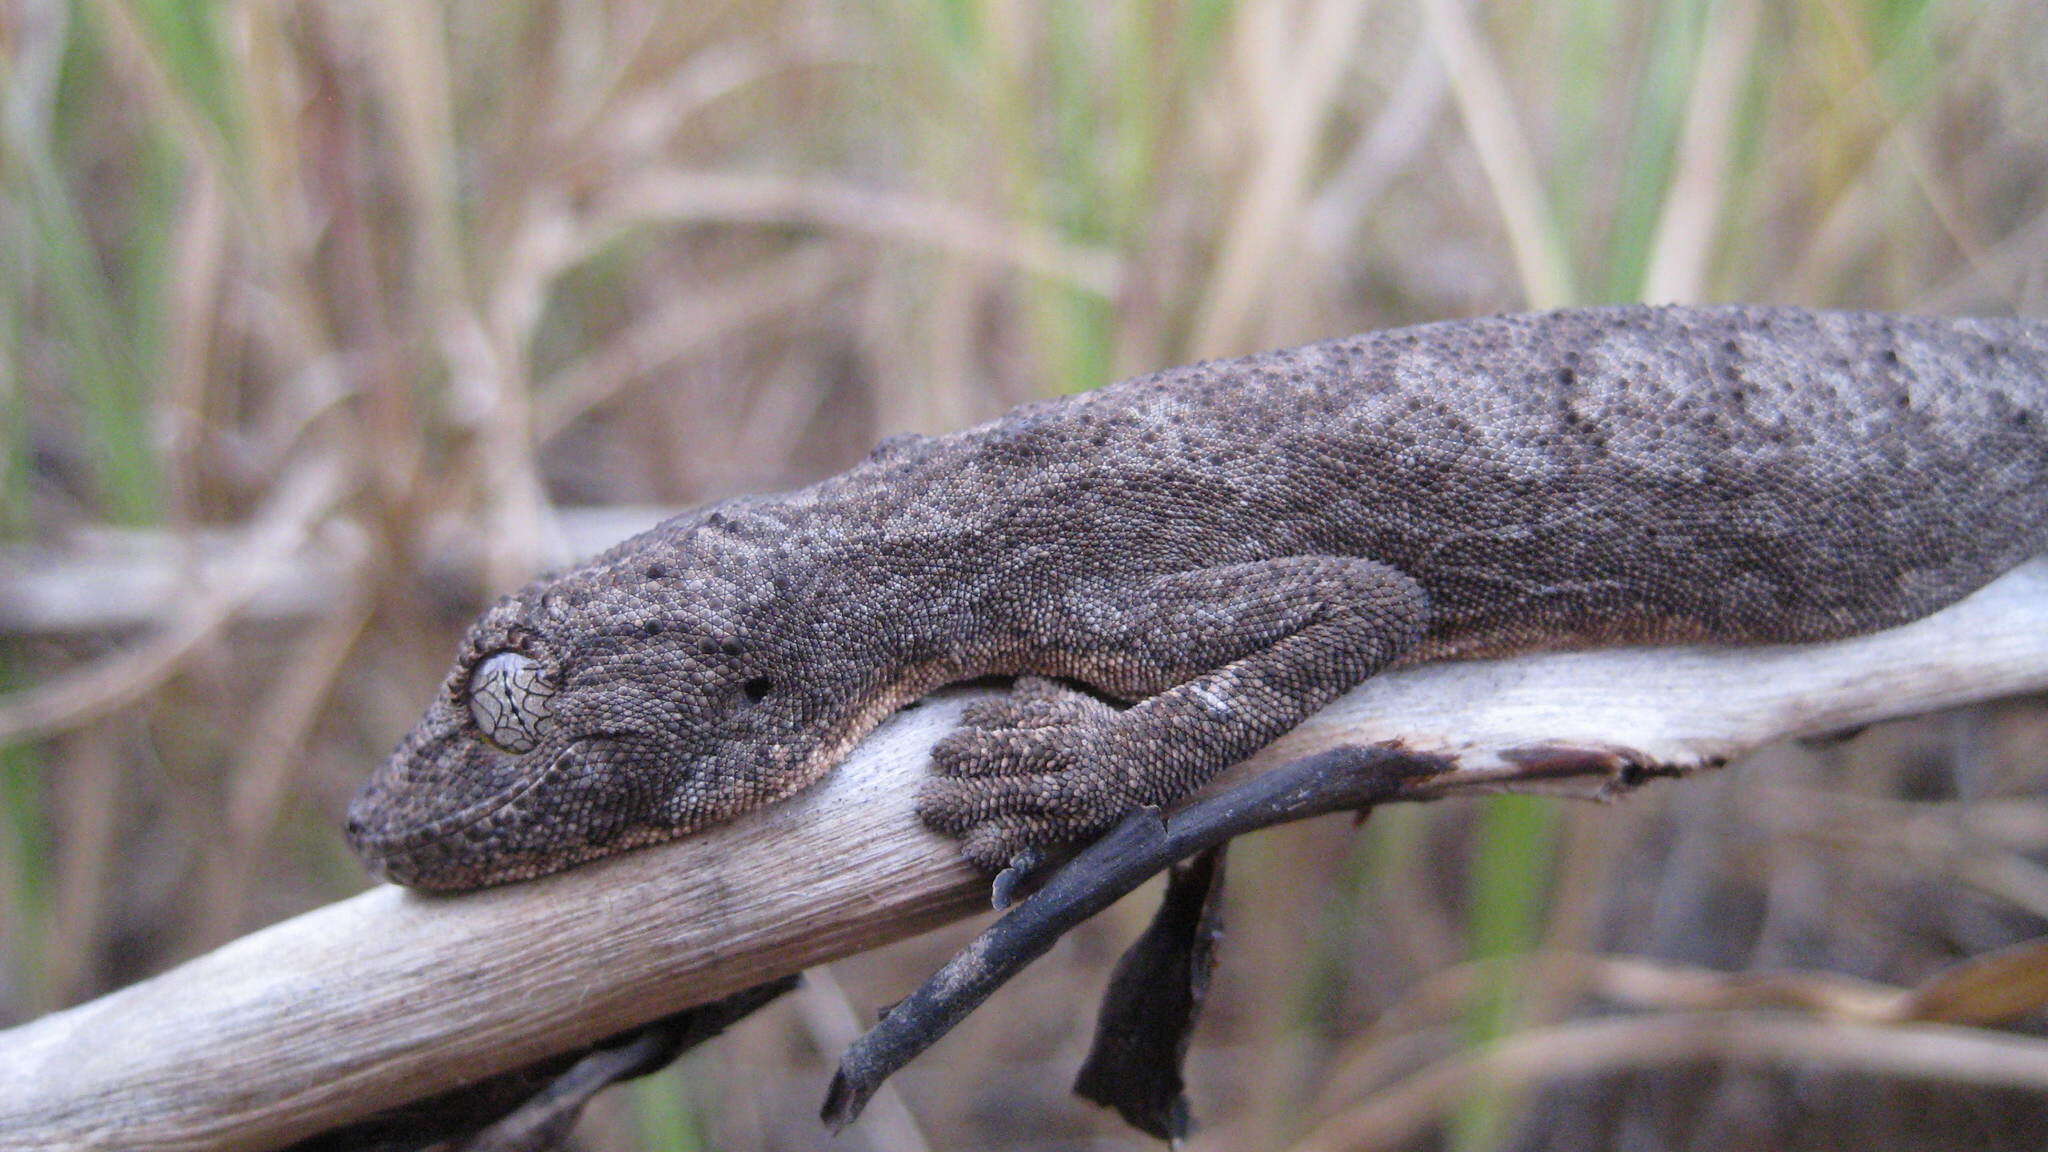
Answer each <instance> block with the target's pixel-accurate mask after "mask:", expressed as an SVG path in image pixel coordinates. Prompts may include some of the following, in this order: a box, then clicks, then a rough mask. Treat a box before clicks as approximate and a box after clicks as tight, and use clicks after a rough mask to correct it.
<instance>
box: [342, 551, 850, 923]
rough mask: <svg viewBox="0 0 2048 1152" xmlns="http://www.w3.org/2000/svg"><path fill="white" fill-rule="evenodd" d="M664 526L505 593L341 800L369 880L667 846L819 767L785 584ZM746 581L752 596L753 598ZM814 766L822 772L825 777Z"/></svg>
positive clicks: (495, 874)
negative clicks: (357, 787)
mask: <svg viewBox="0 0 2048 1152" xmlns="http://www.w3.org/2000/svg"><path fill="white" fill-rule="evenodd" d="M702 535H703V533H702V532H701V531H696V530H692V528H691V526H690V525H688V524H680V523H676V522H671V524H669V525H664V526H663V527H662V528H660V529H656V530H655V531H654V532H653V533H649V534H648V535H647V536H645V537H641V538H638V539H636V540H633V541H628V542H627V543H626V544H624V545H621V546H620V547H619V548H617V549H614V550H613V551H612V552H610V553H607V554H606V555H605V556H602V557H599V558H598V559H597V560H595V561H592V562H591V563H590V564H588V565H585V566H584V567H582V568H580V569H576V570H574V571H571V572H569V573H567V574H565V575H562V576H559V577H556V578H553V579H547V580H541V581H536V582H535V583H533V584H531V585H529V586H528V587H526V588H525V589H522V590H521V591H519V592H517V593H515V594H513V595H511V596H508V597H506V598H505V599H504V600H503V601H501V602H500V603H499V604H498V605H497V606H496V607H494V608H493V609H491V610H490V611H489V612H487V613H486V614H485V615H484V616H483V617H482V618H481V619H480V620H478V621H477V623H476V624H475V625H474V626H473V627H472V628H471V629H470V632H469V635H468V637H467V639H466V640H465V641H464V644H463V648H462V651H461V654H460V656H459V657H458V659H457V660H456V662H455V667H454V669H453V671H452V672H451V673H450V674H449V676H448V679H447V681H446V682H445V684H444V685H443V687H442V690H441V691H440V693H439V694H438V695H437V696H436V698H435V699H434V701H433V703H432V704H431V705H430V706H429V707H428V709H427V712H426V715H425V716H424V717H422V719H421V720H420V722H419V724H418V725H417V726H416V727H415V728H414V729H413V731H412V732H411V733H410V734H408V735H407V736H406V738H405V739H404V741H403V742H401V743H400V745H399V746H398V749H397V751H396V752H394V753H393V754H392V756H391V759H390V760H389V761H388V762H386V763H385V764H384V766H383V767H382V768H381V769H379V770H378V771H377V772H376V773H375V774H374V775H373V776H372V778H371V780H370V782H369V783H368V784H367V785H366V786H365V787H364V789H363V791H362V792H361V794H360V795H358V796H357V797H356V800H355V802H354V803H353V804H352V805H351V806H350V809H349V818H348V837H349V841H350V844H351V845H352V846H353V847H354V849H355V851H356V853H357V855H358V856H360V857H361V858H362V859H363V861H364V862H365V864H366V865H368V867H369V868H370V870H371V871H372V872H374V873H376V874H378V875H380V876H382V877H384V878H385V879H388V880H392V881H395V882H397V883H400V884H405V885H409V886H412V887H417V888H425V889H437V890H463V889H470V888H480V887H485V886H488V885H493V884H501V883H506V882H509V881H514V880H524V879H529V878H531V877H535V876H540V875H544V874H546V873H549V872H556V871H560V870H561V869H564V868H568V867H570V866H572V865H575V864H578V863H581V862H583V861H586V860H591V859H595V858H598V857H602V856H609V855H612V854H614V853H617V852H622V851H624V850H626V849H629V848H633V847H637V846H640V845H643V844H649V843H653V842H656V841H660V840H667V839H671V838H673V837H676V836H679V835H682V834H684V833H687V832H690V831H693V830H695V829H698V828H701V827H704V826H705V825H708V824H712V823H716V822H718V821H721V820H725V819H728V818H730V817H732V816H735V815H737V814H739V813H740V812H743V811H745V810H747V809H750V808H754V807H757V806H759V805H762V804H765V803H767V802H769V801H771V800H775V799H778V798H780V797H781V796H783V795H787V794H788V793H790V792H792V791H795V790H796V789H797V788H798V787H801V786H802V785H803V784H805V783H808V782H809V780H810V779H811V778H813V777H814V776H815V775H816V774H817V773H815V772H809V771H808V765H809V764H810V763H811V762H812V761H815V760H816V759H818V758H819V757H820V752H819V748H818V746H817V745H818V741H817V737H816V736H815V735H811V736H809V737H808V738H807V737H806V733H815V732H816V731H818V726H817V724H816V719H817V715H818V709H819V708H820V707H822V706H823V705H824V703H825V701H826V700H827V699H829V697H827V696H826V695H825V693H824V689H823V688H822V686H820V685H818V684H815V683H811V684H797V683H791V682H787V681H788V680H789V678H788V677H785V676H784V675H782V674H781V673H780V672H779V671H778V669H782V668H787V667H789V666H790V664H789V662H788V660H787V659H786V653H787V650H788V647H789V641H788V639H787V637H788V636H790V635H791V634H792V633H793V631H794V628H795V626H794V624H793V623H792V621H793V613H791V612H790V611H789V610H788V604H787V601H788V599H789V597H788V581H786V580H775V581H768V580H765V579H763V580H759V581H754V580H745V579H737V578H734V577H733V576H732V575H721V572H723V573H728V574H730V573H734V572H747V573H751V574H754V575H758V574H760V573H761V572H762V570H763V569H762V566H761V565H759V564H744V563H741V564H735V563H733V561H734V559H735V558H734V557H733V556H731V555H730V551H729V548H719V547H711V546H709V545H708V544H707V542H706V541H704V540H701V539H699V537H700V536H702ZM757 585H758V586H757ZM820 770H821V771H822V769H820Z"/></svg>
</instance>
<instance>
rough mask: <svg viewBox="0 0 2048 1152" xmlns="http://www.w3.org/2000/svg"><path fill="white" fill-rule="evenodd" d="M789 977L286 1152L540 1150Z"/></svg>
mask: <svg viewBox="0 0 2048 1152" xmlns="http://www.w3.org/2000/svg"><path fill="white" fill-rule="evenodd" d="M796 983H797V977H795V976H785V977H783V978H782V979H780V980H771V981H769V982H768V983H766V984H760V985H756V986H755V987H752V988H749V989H747V990H745V991H743V992H739V993H736V994H734V995H732V996H728V997H726V998H725V999H723V1000H715V1001H713V1002H711V1003H709V1004H700V1005H698V1006H696V1007H694V1008H686V1009H684V1010H683V1011H681V1012H678V1013H676V1014H675V1015H673V1016H665V1017H663V1018H662V1019H660V1020H656V1021H654V1022H652V1023H649V1024H643V1025H641V1026H639V1027H638V1028H634V1029H632V1030H630V1031H627V1032H623V1033H620V1034H619V1035H616V1036H612V1037H608V1038H606V1039H604V1040H601V1041H599V1042H598V1043H596V1044H592V1045H590V1046H588V1047H586V1048H582V1049H579V1050H577V1051H573V1052H565V1053H562V1054H561V1055H558V1056H551V1057H549V1058H548V1059H546V1060H542V1061H539V1062H537V1063H534V1064H529V1065H527V1066H526V1067H524V1068H517V1069H514V1070H513V1071H510V1072H505V1073H501V1074H499V1075H497V1076H492V1077H490V1078H489V1079H486V1080H480V1081H478V1082H477V1083H475V1084H469V1085H465V1086H464V1087H461V1088H458V1089H455V1090H454V1091H452V1092H444V1093H442V1094H441V1095H439V1096H434V1097H431V1098H429V1099H426V1100H421V1101H418V1102H416V1103H413V1104H409V1105H406V1106H405V1107H403V1108H395V1109H393V1110H391V1111H389V1112H384V1113H380V1114H379V1115H376V1116H373V1117H370V1118H369V1119H367V1120H363V1121H359V1122H357V1123H354V1124H350V1125H348V1126H346V1127H344V1128H337V1129H334V1130H332V1131H329V1132H325V1133H322V1134H321V1135H319V1136H315V1137H312V1138H311V1139H308V1140H303V1141H300V1142H299V1143H297V1144H294V1145H292V1146H291V1148H289V1149H287V1150H286V1152H420V1150H424V1149H427V1148H431V1147H436V1146H444V1147H448V1148H451V1149H454V1150H456V1152H544V1150H546V1149H551V1148H557V1147H560V1146H561V1142H562V1139H563V1138H564V1137H565V1136H567V1135H568V1132H569V1129H570V1128H571V1127H573V1126H574V1125H575V1123H576V1119H577V1117H578V1116H581V1115H582V1114H583V1107H584V1105H586V1104H588V1103H590V1100H591V1098H592V1097H594V1096H596V1095H597V1094H598V1093H599V1092H601V1091H603V1090H604V1089H605V1088H608V1087H610V1086H611V1085H613V1084H617V1083H620V1082H622V1081H626V1080H632V1079H635V1078H637V1077H641V1076H646V1075H649V1074H651V1073H654V1072H659V1071H660V1070H661V1069H663V1068H666V1067H668V1066H669V1065H670V1064H671V1063H673V1062H674V1061H675V1059H676V1057H678V1056H681V1055H682V1054H683V1053H685V1052H687V1051H689V1050H690V1049H692V1048H694V1047H696V1046H697V1045H699V1044H702V1043H703V1042H705V1041H706V1040H710V1039H712V1038H713V1037H715V1036H718V1035H719V1034H721V1033H723V1032H724V1031H725V1030H726V1029H727V1028H730V1027H732V1026H733V1025H734V1024H736V1023H738V1022H739V1021H741V1020H742V1019H745V1018H746V1017H747V1016H750V1015H752V1014H753V1013H754V1012H756V1011H758V1010H759V1009H761V1008H762V1007H764V1006H766V1005H767V1004H768V1003H770V1002H771V1001H773V1000H775V999H776V998H777V997H779V996H781V995H782V994H783V993H785V992H788V991H789V990H790V989H792V988H794V987H796Z"/></svg>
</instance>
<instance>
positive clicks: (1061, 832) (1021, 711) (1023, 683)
mask: <svg viewBox="0 0 2048 1152" xmlns="http://www.w3.org/2000/svg"><path fill="white" fill-rule="evenodd" d="M1122 715H1123V714H1122V713H1121V712H1119V711H1118V710H1117V709H1115V708H1113V707H1111V706H1110V705H1108V704H1105V703H1103V702H1102V701H1100V700H1097V699H1096V698H1094V697H1093V696H1090V695H1088V694H1087V693H1085V692H1079V691H1076V690H1074V689H1072V688H1069V687H1067V686H1065V685H1063V684H1060V683H1058V682H1056V681H1052V680H1046V679H1042V678H1040V677H1036V676H1027V677H1023V678H1021V679H1020V680H1018V681H1017V684H1016V687H1015V688H1014V689H1013V690H1012V691H1011V692H1010V693H1009V694H1008V695H1005V696H1001V697H997V698H994V699H990V700H983V701H980V702H978V703H976V704H974V705H972V706H971V707H969V708H968V709H967V711H966V713H965V714H964V715H963V716H962V718H961V726H960V727H959V729H957V730H956V731H954V732H952V733H951V734H949V735H948V736H947V737H946V738H945V739H943V740H941V741H940V742H939V743H938V745H937V746H936V747H935V748H933V749H932V769H933V772H934V775H933V776H932V777H931V778H930V779H928V780H926V781H925V783H924V786H923V789H922V790H921V791H920V793H919V795H918V802H917V812H918V816H919V817H920V818H922V819H923V820H924V822H925V824H926V825H928V826H929V827H931V828H932V829H934V830H935V831H939V832H944V833H946V834H947V835H950V836H958V837H960V839H961V854H962V855H964V856H966V857H967V859H969V860H970V861H972V862H974V863H975V864H976V865H978V866H980V867H982V868H985V869H987V870H989V871H991V872H994V871H997V870H1000V869H1002V868H1004V867H1006V866H1008V865H1009V864H1010V863H1011V862H1012V861H1013V860H1014V859H1015V858H1016V857H1017V856H1018V855H1019V854H1022V853H1025V852H1028V851H1030V850H1032V849H1037V848H1042V847H1045V846H1048V845H1053V844H1063V843H1068V842H1072V841H1076V840H1085V839H1089V838H1091V837H1093V836H1096V835H1098V834H1100V833H1102V832H1103V831H1105V830H1107V829H1108V828H1110V827H1111V826H1112V825H1114V824H1115V823H1116V821H1117V819H1118V818H1119V817H1121V816H1122V815H1123V814H1124V813H1125V812H1128V811H1129V810H1131V809H1132V808H1135V807H1137V806H1139V805H1140V804H1143V803H1145V802H1146V800H1145V798H1144V797H1142V796H1140V795H1138V794H1137V790H1136V788H1135V785H1136V783H1137V782H1136V781H1135V780H1131V779H1128V778H1121V777H1120V776H1119V774H1117V773H1116V771H1115V763H1116V761H1115V757H1114V755H1113V754H1111V753H1110V751H1109V750H1110V749H1111V748H1113V747H1114V745H1115V743H1116V741H1115V740H1114V738H1113V737H1114V733H1115V732H1116V731H1117V730H1118V723H1117V722H1118V719H1119V717H1121V716H1122Z"/></svg>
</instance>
